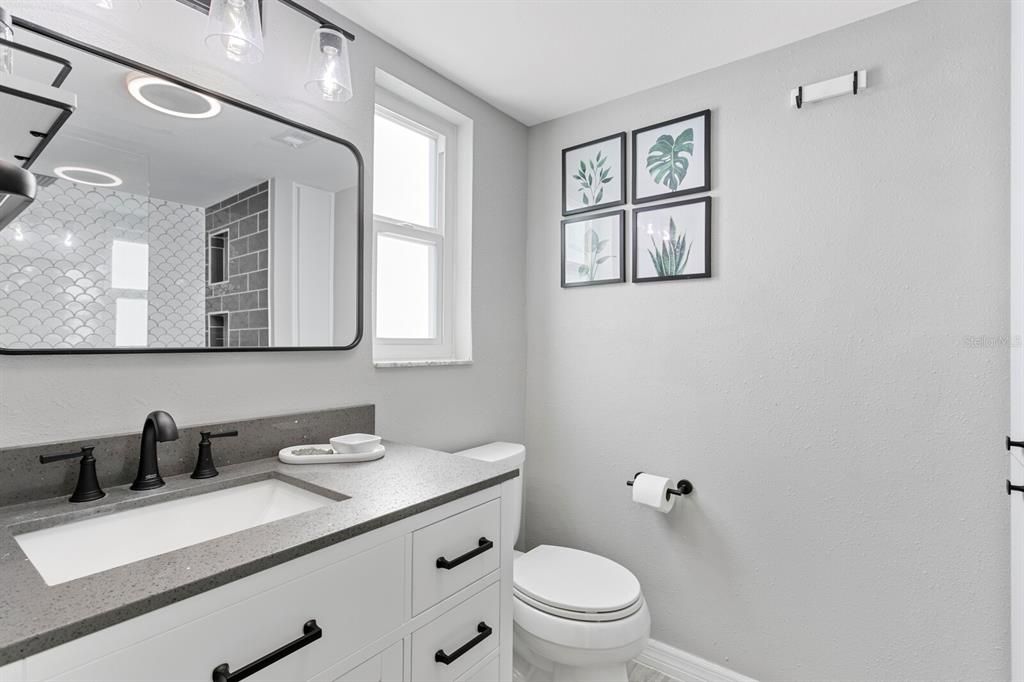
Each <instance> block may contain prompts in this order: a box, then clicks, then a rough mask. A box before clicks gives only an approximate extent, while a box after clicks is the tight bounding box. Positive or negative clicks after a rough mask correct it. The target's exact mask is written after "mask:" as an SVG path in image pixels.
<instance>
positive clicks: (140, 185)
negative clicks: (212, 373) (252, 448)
mask: <svg viewBox="0 0 1024 682" xmlns="http://www.w3.org/2000/svg"><path fill="white" fill-rule="evenodd" d="M19 40H20V41H21V42H23V43H24V44H27V45H30V46H31V47H35V48H38V49H41V50H44V51H46V52H48V53H51V54H54V55H57V56H59V57H62V58H64V59H67V60H68V61H69V62H71V65H72V71H71V73H70V75H69V76H68V78H67V80H66V81H65V82H64V84H63V85H62V86H61V89H62V90H66V91H70V92H72V93H74V94H75V95H77V98H78V106H77V108H76V110H75V112H74V113H73V114H72V115H71V117H70V118H69V119H68V120H67V122H66V123H65V124H64V126H63V128H62V129H61V131H60V132H59V133H58V134H57V135H56V136H55V137H54V139H53V140H52V141H50V142H49V144H48V145H47V146H46V147H45V149H44V151H43V152H42V153H41V154H40V155H39V157H38V158H37V159H35V160H34V161H33V162H32V164H31V167H30V168H29V170H31V171H32V172H33V173H34V174H35V176H36V179H37V182H38V190H37V195H36V199H35V201H34V202H33V203H32V204H31V205H29V206H28V208H26V209H25V210H24V211H23V212H22V213H21V214H20V215H19V216H18V217H17V218H16V219H15V220H14V221H13V222H12V223H11V224H10V225H9V226H8V227H6V228H5V229H3V230H0V349H2V351H3V352H7V353H19V352H21V353H39V352H44V353H52V352H72V353H73V352H110V351H127V352H160V351H195V350H205V349H209V350H217V351H230V350H258V349H263V350H266V349H294V348H351V347H354V346H355V345H356V344H357V343H358V341H359V339H360V336H361V328H362V325H361V305H360V299H361V282H360V279H361V270H362V262H361V253H360V247H361V243H362V238H361V235H362V215H361V212H362V201H361V197H362V160H361V158H360V157H359V155H358V152H357V151H356V150H355V148H354V147H353V146H352V145H351V144H349V143H348V142H346V141H344V140H341V139H339V138H335V137H332V136H330V135H327V134H324V133H320V132H319V131H316V130H312V129H310V128H307V127H305V126H302V125H299V124H296V123H293V122H291V121H288V120H286V119H283V118H280V117H277V116H274V115H272V114H268V113H267V112H262V111H259V110H256V109H252V108H250V107H247V106H243V105H240V104H236V103H232V102H231V101H230V100H228V99H227V98H221V97H216V96H214V94H213V93H209V92H206V91H199V90H198V89H197V88H194V87H192V86H188V85H187V84H185V83H182V82H179V81H177V80H175V79H173V78H170V77H165V76H164V75H156V74H151V73H148V72H144V71H140V70H139V69H138V68H136V67H137V65H126V64H123V63H120V59H119V58H116V57H113V56H106V55H103V54H100V53H94V51H93V50H92V49H91V48H84V49H79V48H78V47H74V46H71V45H67V44H65V43H64V42H63V39H61V38H60V36H57V35H56V34H53V35H50V34H47V35H40V34H38V33H33V32H31V31H28V30H25V31H20V32H19ZM96 52H98V51H96ZM45 68H46V65H45V64H44V63H42V62H40V63H39V64H37V65H36V64H32V63H30V61H29V60H27V59H24V60H21V61H20V62H19V73H18V74H17V75H18V76H19V77H20V78H26V79H31V80H34V81H37V82H39V83H48V82H49V78H48V75H47V74H46V73H45V72H44V69H45ZM34 70H36V71H38V72H35V71H34ZM0 153H3V154H4V155H5V156H14V155H15V154H16V153H17V150H11V149H7V148H4V147H3V145H2V141H0Z"/></svg>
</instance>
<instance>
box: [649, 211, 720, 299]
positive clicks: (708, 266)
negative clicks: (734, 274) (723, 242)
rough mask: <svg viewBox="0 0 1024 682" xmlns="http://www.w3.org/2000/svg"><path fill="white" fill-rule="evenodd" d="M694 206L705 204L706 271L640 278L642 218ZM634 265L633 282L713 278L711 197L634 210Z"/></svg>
mask: <svg viewBox="0 0 1024 682" xmlns="http://www.w3.org/2000/svg"><path fill="white" fill-rule="evenodd" d="M694 204H704V271H703V272H699V273H691V274H688V275H666V276H657V277H639V276H638V272H639V269H638V268H637V260H638V255H639V251H640V241H639V239H638V237H639V229H638V227H639V223H640V220H639V218H640V216H641V215H642V214H644V213H651V212H654V211H664V210H666V209H670V208H675V207H677V206H690V205H694ZM632 233H633V234H632V237H633V244H632V250H633V254H632V259H631V260H632V263H631V267H632V268H633V270H632V272H633V282H634V283H642V282H669V281H673V280H679V279H707V278H709V277H711V197H700V198H697V199H687V200H685V201H674V202H671V203H667V204H658V205H656V206H644V207H642V208H634V209H633V229H632Z"/></svg>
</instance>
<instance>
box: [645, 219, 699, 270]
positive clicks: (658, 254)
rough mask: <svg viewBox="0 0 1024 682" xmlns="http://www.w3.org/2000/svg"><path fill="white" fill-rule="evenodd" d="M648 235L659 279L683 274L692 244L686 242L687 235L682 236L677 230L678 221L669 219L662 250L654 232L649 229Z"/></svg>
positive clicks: (650, 250) (648, 251) (650, 251)
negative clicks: (655, 239)
mask: <svg viewBox="0 0 1024 682" xmlns="http://www.w3.org/2000/svg"><path fill="white" fill-rule="evenodd" d="M647 234H648V236H650V238H651V245H652V246H653V247H654V249H653V250H652V249H647V253H648V254H649V255H650V256H651V262H652V263H654V271H655V272H657V273H658V277H672V276H673V275H681V274H683V268H685V267H686V261H688V260H689V259H690V247H692V246H693V243H692V242H688V241H687V240H686V233H685V232H683V233H682V234H680V233H679V231H678V230H677V229H676V221H675V220H673V219H672V218H669V219H668V231H667V232H663V233H662V238H661V248H658V243H657V242H655V241H654V230H652V229H651V228H647Z"/></svg>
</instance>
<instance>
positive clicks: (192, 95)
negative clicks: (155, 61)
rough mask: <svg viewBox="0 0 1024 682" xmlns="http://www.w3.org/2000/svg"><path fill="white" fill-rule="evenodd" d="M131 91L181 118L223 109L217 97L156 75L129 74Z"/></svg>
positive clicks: (151, 105) (210, 115)
mask: <svg viewBox="0 0 1024 682" xmlns="http://www.w3.org/2000/svg"><path fill="white" fill-rule="evenodd" d="M128 92H129V93H131V96H132V97H134V98H135V99H136V100H138V101H139V102H140V103H141V104H144V105H145V106H147V107H149V108H150V109H152V110H154V111H159V112H160V113H161V114H167V115H168V116H177V117H178V118H213V117H214V116H216V115H217V114H219V113H220V110H221V106H220V102H218V101H217V100H215V99H214V98H212V97H209V96H207V95H204V94H202V93H200V92H196V91H195V90H189V89H188V88H186V87H183V86H181V85H178V84H177V83H171V82H170V81H165V80H164V79H163V78H157V77H156V76H146V75H141V74H135V75H129V76H128Z"/></svg>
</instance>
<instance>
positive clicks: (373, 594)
mask: <svg viewBox="0 0 1024 682" xmlns="http://www.w3.org/2000/svg"><path fill="white" fill-rule="evenodd" d="M508 486H509V483H508V482H506V483H503V484H499V485H497V486H494V487H492V488H488V489H485V490H482V491H479V492H476V493H473V494H471V495H468V496H466V497H463V498H461V499H458V500H455V501H453V502H449V503H447V504H444V505H441V506H439V507H435V508H433V509H429V510H427V511H425V512H422V513H419V514H416V515H414V516H410V517H408V518H405V519H401V520H399V521H396V522H394V523H392V524H390V525H386V526H384V527H381V528H378V529H376V530H373V531H370V532H367V533H364V534H361V535H357V536H355V537H353V538H351V539H349V540H345V541H343V542H339V543H337V544H334V545H331V546H328V547H325V548H324V549H320V550H318V551H315V552H312V553H310V554H307V555H305V556H302V557H299V558H297V559H294V560H291V561H287V562H285V563H282V564H279V565H277V566H274V567H272V568H269V569H267V570H264V571H261V572H259V573H256V574H253V575H250V576H247V577H244V578H240V579H238V580H235V581H233V582H229V583H227V584H225V585H222V586H220V587H217V588H214V589H212V590H210V591H207V592H203V593H201V594H199V595H196V596H193V597H190V598H188V599H184V600H183V601H180V602H177V603H175V604H172V605H170V606H166V607H163V608H160V609H157V610H155V611H151V612H149V613H145V614H143V615H141V616H138V617H135V618H132V619H130V620H127V621H123V622H121V623H118V624H116V625H113V626H111V627H108V628H105V629H103V630H99V631H97V632H93V633H91V634H88V635H85V636H84V637H81V638H79V639H75V640H72V641H69V642H66V643H64V644H61V645H58V646H56V647H54V648H52V649H48V650H46V651H43V652H41V653H39V654H35V655H33V656H30V657H28V658H26V659H23V660H20V661H16V662H14V663H11V664H8V665H6V666H3V667H0V682H27V681H29V680H61V681H67V682H71V681H86V680H88V681H95V680H103V681H111V682H113V681H119V680H123V681H125V682H128V681H131V682H140V681H142V680H166V681H168V682H170V681H174V682H179V681H181V680H195V681H196V682H199V681H204V682H205V681H206V680H214V681H215V682H217V681H218V680H221V681H222V682H232V681H233V680H237V679H239V676H240V673H241V675H242V676H244V677H245V679H251V680H281V681H287V682H297V681H299V680H311V681H314V682H370V681H373V682H386V681H388V682H404V681H408V682H427V681H429V680H443V681H445V682H463V681H470V680H478V681H483V680H486V681H487V682H494V681H495V680H507V681H511V679H512V612H511V608H512V602H511V594H512V593H511V590H512V582H511V578H512V546H511V543H512V532H511V523H512V519H511V518H510V513H509V512H510V511H511V510H510V505H509V504H508V502H507V499H508V498H507V496H503V494H502V493H503V490H505V489H506V488H507V487H508ZM341 504H344V502H342V503H341ZM309 513H316V512H315V511H314V512H309ZM262 664H266V665H265V667H261V665H262ZM247 666H249V667H248V668H247ZM253 668H260V669H258V670H256V671H255V672H254V673H252V674H251V675H245V673H247V672H250V671H251V670H252V669H253Z"/></svg>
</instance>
